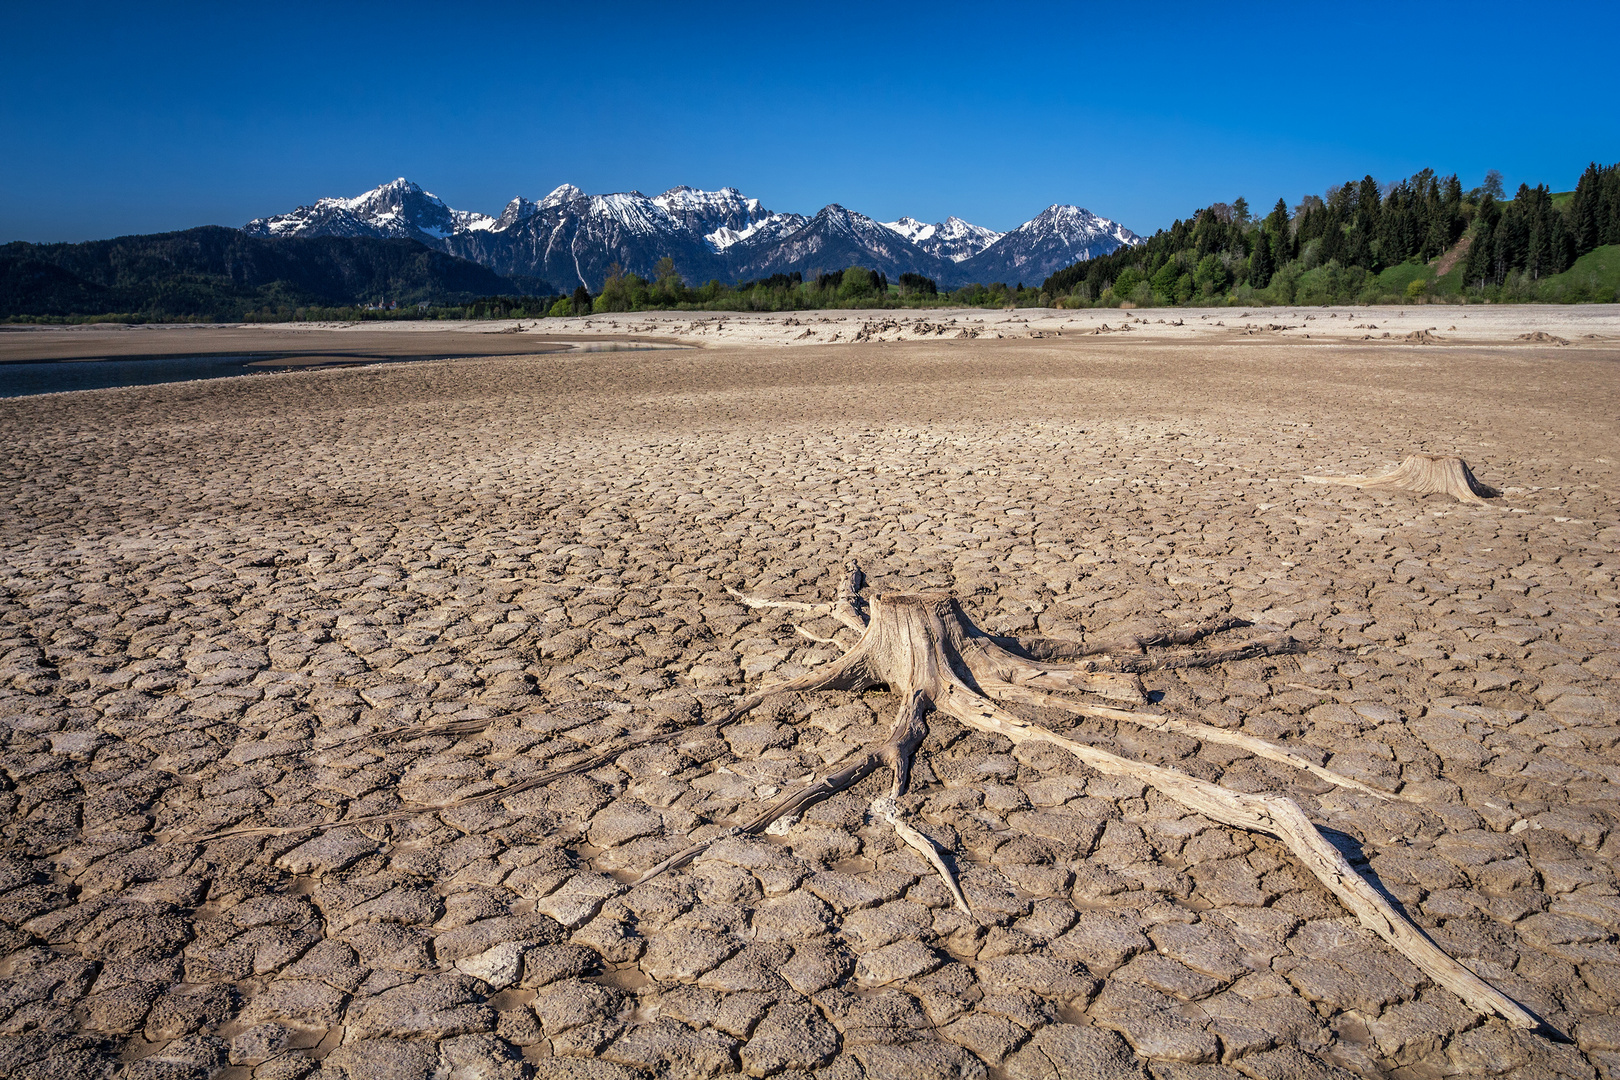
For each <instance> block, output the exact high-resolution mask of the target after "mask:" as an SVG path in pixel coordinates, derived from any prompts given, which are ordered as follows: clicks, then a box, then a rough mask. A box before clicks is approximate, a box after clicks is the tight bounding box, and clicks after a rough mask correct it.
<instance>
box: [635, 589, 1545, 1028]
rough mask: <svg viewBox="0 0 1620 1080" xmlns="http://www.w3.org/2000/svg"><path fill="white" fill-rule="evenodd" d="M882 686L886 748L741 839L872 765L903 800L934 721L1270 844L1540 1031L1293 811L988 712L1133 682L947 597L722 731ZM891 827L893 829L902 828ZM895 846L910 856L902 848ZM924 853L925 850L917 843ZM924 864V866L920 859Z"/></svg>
mask: <svg viewBox="0 0 1620 1080" xmlns="http://www.w3.org/2000/svg"><path fill="white" fill-rule="evenodd" d="M856 573H857V574H858V571H857V572H856ZM851 579H852V580H854V581H856V582H857V584H856V585H855V586H854V587H853V588H854V589H855V590H858V589H859V584H858V581H859V579H858V578H856V577H855V576H854V575H852V576H851ZM738 595H741V594H738ZM771 603H772V605H773V606H783V607H788V606H790V605H789V604H787V603H785V602H781V601H776V602H771ZM761 606H764V605H761ZM796 608H797V609H798V610H813V611H816V612H817V613H818V614H819V613H821V610H820V608H819V607H818V606H817V605H796ZM856 610H858V609H856ZM1139 644H1140V643H1138V645H1139ZM1213 655H1221V656H1226V657H1234V656H1239V655H1242V656H1251V655H1259V654H1256V653H1253V652H1249V651H1246V650H1244V649H1238V650H1228V651H1224V652H1222V653H1219V654H1213ZM1126 680H1128V681H1126ZM879 686H887V687H888V688H889V690H890V691H891V692H893V693H894V694H896V695H898V696H899V698H900V701H901V704H900V709H899V712H898V715H897V716H896V719H895V724H894V728H893V729H892V731H891V733H890V735H889V738H888V740H887V741H886V742H885V743H884V744H883V745H882V746H879V747H873V748H871V749H869V750H867V751H866V752H865V753H863V754H862V755H860V756H858V757H857V758H856V759H854V760H853V761H851V763H849V764H847V765H845V766H843V767H842V768H840V769H839V770H837V771H836V772H834V773H832V774H831V775H829V776H827V777H826V778H824V779H823V780H821V781H819V782H817V783H815V784H811V785H809V786H807V787H805V788H802V789H800V790H798V791H796V792H792V793H790V794H789V795H786V796H783V797H782V798H780V799H778V800H777V801H776V802H774V803H772V804H771V805H770V806H768V807H766V808H765V809H764V810H762V811H761V812H760V813H759V814H758V815H757V816H756V817H755V818H754V819H753V820H752V821H750V822H749V823H748V824H746V825H744V826H741V827H740V828H739V829H738V830H737V831H740V832H761V831H763V830H764V829H766V828H767V827H769V825H770V824H771V822H773V821H775V820H777V819H778V818H781V817H783V816H785V815H787V814H790V813H798V812H799V811H801V810H803V809H804V808H805V807H806V806H808V805H809V804H810V803H812V802H815V801H817V800H819V799H823V798H826V797H828V796H830V795H832V794H834V793H836V792H838V791H841V790H843V789H845V788H848V787H850V786H852V785H853V784H855V783H856V782H858V781H859V780H860V779H862V778H863V777H865V776H867V775H868V774H870V773H871V772H872V771H873V770H874V769H876V768H877V767H878V765H879V764H884V765H887V766H889V768H890V769H891V770H892V772H893V777H894V779H893V784H892V786H891V791H892V793H893V794H894V795H896V796H897V795H899V794H900V793H902V792H903V791H904V790H905V785H906V776H907V772H908V770H909V767H910V760H911V755H912V753H913V752H914V750H915V749H916V747H917V746H918V744H920V743H921V741H922V738H923V735H924V734H925V733H926V730H927V728H926V723H925V718H926V717H927V716H928V715H929V713H931V712H938V713H942V714H944V715H946V716H949V717H951V718H953V719H955V720H957V721H958V722H960V723H961V724H963V725H965V726H967V727H969V728H972V729H973V730H976V731H984V732H989V733H992V734H996V735H1002V736H1004V737H1006V738H1007V739H1009V740H1011V741H1012V742H1013V743H1015V744H1022V743H1039V742H1045V743H1051V744H1052V745H1053V746H1056V747H1059V748H1060V749H1063V750H1066V751H1068V752H1069V753H1070V754H1072V755H1074V756H1075V757H1076V758H1078V759H1079V760H1080V761H1082V762H1084V763H1085V764H1086V765H1087V766H1089V767H1090V768H1093V769H1095V770H1097V771H1098V772H1101V773H1105V774H1108V775H1111V776H1125V777H1129V778H1131V779H1133V780H1136V781H1139V782H1141V783H1144V784H1147V785H1149V786H1151V787H1153V788H1155V789H1156V790H1158V791H1160V792H1163V793H1164V794H1166V795H1168V796H1170V797H1171V798H1173V799H1175V800H1176V801H1178V802H1180V803H1182V804H1183V805H1184V806H1186V807H1188V808H1189V809H1191V810H1193V811H1196V812H1198V813H1201V814H1203V815H1205V816H1206V817H1209V818H1210V819H1212V820H1214V821H1218V822H1221V823H1222V824H1225V825H1231V826H1234V827H1236V828H1240V829H1248V830H1253V831H1257V832H1264V833H1268V834H1270V835H1272V836H1275V837H1277V838H1278V839H1280V840H1282V841H1283V842H1284V843H1285V844H1287V845H1288V847H1289V849H1290V850H1291V851H1292V852H1293V853H1294V855H1295V857H1296V858H1298V859H1299V860H1300V862H1302V863H1303V864H1304V865H1305V866H1306V867H1307V868H1308V869H1309V870H1310V871H1311V872H1312V873H1313V874H1315V875H1316V877H1317V879H1318V880H1320V881H1321V882H1322V884H1323V885H1325V886H1326V887H1327V888H1328V889H1329V890H1330V891H1331V892H1333V894H1334V895H1335V896H1337V897H1339V899H1340V900H1341V901H1342V902H1343V903H1344V905H1345V906H1346V907H1347V908H1349V909H1350V910H1351V911H1352V912H1354V913H1355V915H1356V917H1357V918H1358V919H1359V920H1360V921H1361V923H1362V925H1363V926H1365V927H1367V928H1368V929H1369V930H1372V931H1373V932H1374V933H1376V934H1378V935H1379V936H1380V937H1382V938H1383V939H1384V940H1385V941H1386V942H1388V943H1389V944H1390V945H1391V946H1393V947H1394V948H1395V949H1396V950H1397V951H1399V952H1400V953H1401V954H1402V955H1404V956H1406V957H1407V959H1409V960H1411V961H1412V962H1413V963H1414V964H1416V965H1417V966H1418V967H1419V968H1420V969H1422V970H1423V971H1424V973H1425V974H1427V975H1428V976H1429V977H1430V978H1431V979H1433V980H1434V981H1435V982H1436V983H1438V984H1440V985H1441V986H1444V987H1446V988H1448V989H1450V990H1451V991H1452V992H1453V993H1455V994H1457V995H1458V996H1459V997H1460V998H1462V999H1463V1000H1464V1001H1465V1002H1467V1003H1468V1005H1469V1006H1470V1007H1471V1008H1473V1009H1475V1010H1476V1011H1478V1012H1480V1013H1494V1014H1496V1015H1499V1016H1501V1017H1503V1018H1504V1019H1505V1020H1507V1021H1508V1022H1509V1023H1512V1024H1514V1025H1516V1026H1518V1027H1523V1028H1534V1027H1536V1026H1537V1025H1538V1022H1537V1020H1536V1019H1535V1018H1534V1017H1533V1016H1532V1015H1531V1014H1530V1013H1528V1012H1527V1011H1525V1010H1524V1009H1523V1008H1522V1007H1520V1006H1519V1005H1518V1004H1517V1003H1515V1002H1514V1001H1512V1000H1511V999H1510V998H1508V997H1507V996H1505V995H1504V994H1502V993H1501V992H1499V991H1497V990H1496V989H1495V988H1494V987H1492V986H1490V985H1489V984H1488V983H1486V982H1485V981H1484V980H1483V979H1481V978H1479V976H1477V975H1475V974H1474V973H1473V972H1472V971H1470V970H1469V969H1468V968H1466V967H1464V966H1463V965H1462V964H1460V963H1458V962H1457V961H1456V960H1454V959H1452V958H1451V957H1450V956H1448V955H1446V953H1445V952H1443V951H1442V950H1440V949H1439V948H1438V947H1437V946H1436V945H1435V944H1434V943H1433V942H1432V941H1431V940H1429V938H1428V937H1427V936H1425V935H1424V933H1423V932H1422V931H1421V930H1420V929H1418V928H1417V927H1416V926H1415V925H1413V924H1412V923H1411V922H1409V921H1408V920H1407V919H1406V918H1405V916H1403V915H1402V914H1401V913H1400V912H1398V911H1397V910H1396V909H1395V908H1394V906H1393V905H1392V904H1390V902H1389V901H1388V900H1387V899H1385V897H1384V895H1383V894H1382V893H1381V892H1379V891H1378V890H1377V889H1376V888H1374V887H1373V886H1372V885H1371V884H1370V883H1369V882H1368V881H1367V880H1366V879H1364V878H1363V877H1361V875H1360V874H1358V873H1357V872H1356V870H1355V868H1354V867H1352V866H1351V865H1350V863H1349V861H1348V860H1347V859H1345V857H1344V856H1343V854H1341V853H1340V852H1339V850H1338V849H1337V848H1335V847H1334V846H1333V845H1332V844H1330V843H1328V842H1327V840H1326V839H1324V838H1323V836H1322V834H1321V833H1320V832H1319V831H1317V828H1316V826H1315V825H1314V824H1312V822H1311V821H1310V819H1309V818H1307V817H1306V816H1305V813H1304V812H1303V811H1302V810H1301V809H1300V808H1299V806H1298V805H1297V804H1296V803H1295V802H1294V801H1293V800H1291V799H1288V798H1286V797H1284V796H1281V795H1274V794H1265V795H1250V794H1245V793H1242V792H1237V791H1232V790H1229V789H1227V788H1223V787H1221V786H1219V785H1217V784H1212V783H1208V782H1207V781H1203V780H1199V779H1196V778H1195V777H1192V776H1188V775H1187V774H1185V773H1182V772H1179V771H1177V770H1175V769H1170V768H1165V767H1163V766H1158V765H1150V764H1147V763H1144V762H1138V761H1131V760H1128V759H1126V758H1122V757H1119V756H1117V755H1114V754H1110V753H1108V752H1107V751H1104V750H1100V749H1098V748H1096V747H1094V746H1088V745H1086V744H1085V743H1081V742H1076V741H1075V740H1073V739H1069V738H1066V737H1064V736H1062V735H1059V734H1057V733H1056V732H1054V731H1050V730H1048V729H1047V728H1044V727H1041V726H1040V725H1038V724H1033V723H1030V722H1028V721H1026V720H1023V719H1021V718H1019V717H1017V716H1015V715H1013V714H1012V713H1010V712H1008V711H1006V710H1005V709H1003V708H1002V707H1001V706H999V705H997V704H996V703H995V702H994V701H992V700H991V696H995V697H1001V698H1002V699H1003V700H1015V701H1022V702H1025V703H1028V704H1037V705H1053V704H1056V703H1057V701H1058V700H1061V699H1055V698H1053V697H1052V696H1051V695H1049V694H1047V693H1044V691H1048V690H1058V691H1076V690H1078V691H1088V692H1092V693H1102V694H1104V695H1107V696H1114V697H1134V700H1141V699H1142V690H1141V684H1140V682H1139V681H1138V680H1136V677H1135V675H1133V674H1129V673H1112V674H1111V673H1103V672H1096V671H1088V670H1083V669H1081V668H1080V667H1072V666H1071V667H1065V666H1062V665H1057V664H1048V663H1040V662H1035V661H1031V660H1026V659H1024V658H1023V657H1019V656H1016V655H1014V654H1012V653H1010V652H1008V651H1007V650H1005V649H1003V648H1001V647H1000V646H999V645H998V644H996V643H995V641H993V640H992V639H991V638H990V636H989V635H987V634H985V633H984V632H982V631H981V630H979V629H978V628H977V627H976V626H974V625H973V623H972V622H971V621H970V620H969V619H968V618H967V616H966V615H965V614H964V613H963V611H962V608H961V605H960V604H959V603H958V602H957V600H956V598H955V597H953V596H909V595H894V596H876V597H874V598H873V600H872V607H871V615H870V621H869V622H867V623H866V624H865V628H864V632H863V633H862V635H861V639H860V641H859V642H858V643H856V645H855V646H854V647H853V648H851V649H850V650H849V652H848V653H846V654H845V655H844V656H843V657H841V658H839V659H838V660H836V661H833V662H832V663H830V664H828V665H826V666H825V667H823V668H819V669H817V670H815V671H811V672H808V673H806V674H805V675H802V676H800V677H799V678H797V679H792V680H789V681H787V682H785V683H782V684H780V685H779V686H774V687H769V688H766V689H764V690H760V691H756V692H754V693H752V694H749V695H747V696H746V697H744V698H743V699H741V700H740V701H738V702H737V704H736V705H735V706H733V708H732V709H731V710H730V711H729V712H728V713H727V714H726V715H725V716H724V717H722V718H721V719H720V720H719V721H718V725H724V724H725V723H728V722H730V721H731V720H734V719H736V718H737V717H739V716H742V715H744V714H745V713H747V712H748V711H749V710H751V709H753V708H755V707H756V706H757V705H759V704H760V703H761V702H762V701H764V700H765V699H766V698H767V697H769V696H771V695H773V694H777V693H783V692H787V691H800V692H806V691H812V690H824V689H825V690H832V689H838V690H857V691H858V690H866V689H871V688H874V687H879ZM981 691H983V692H982V693H981ZM986 695H990V696H986ZM1064 707H1065V708H1070V709H1071V710H1072V711H1076V712H1083V713H1086V714H1088V715H1097V716H1105V717H1108V718H1111V719H1115V720H1124V721H1127V722H1131V723H1141V724H1143V725H1144V726H1148V727H1157V728H1159V729H1160V730H1169V731H1176V732H1177V733H1179V734H1187V735H1191V736H1193V737H1195V738H1202V739H1209V740H1211V741H1220V742H1226V743H1228V744H1231V745H1237V746H1242V747H1244V748H1245V749H1248V750H1250V751H1251V752H1253V753H1256V754H1259V755H1261V756H1264V757H1266V758H1268V759H1270V760H1276V761H1282V762H1285V763H1286V764H1289V765H1293V766H1295V767H1298V768H1302V769H1305V770H1307V771H1309V772H1310V773H1311V774H1312V775H1314V776H1318V777H1320V778H1322V779H1325V780H1329V781H1331V782H1332V783H1335V784H1338V785H1339V786H1342V787H1347V788H1351V789H1354V790H1360V791H1365V792H1368V793H1370V794H1374V795H1378V796H1379V797H1384V796H1383V794H1382V793H1379V792H1373V791H1371V790H1370V789H1367V788H1365V787H1364V786H1363V785H1361V784H1359V783H1358V782H1357V781H1354V780H1351V779H1350V778H1348V777H1341V776H1338V775H1337V774H1335V773H1332V772H1330V771H1329V770H1327V769H1323V768H1321V767H1320V766H1317V765H1315V763H1313V762H1309V761H1306V760H1305V759H1303V758H1300V757H1298V756H1296V755H1292V754H1290V753H1288V752H1287V751H1286V750H1283V749H1282V748H1280V747H1275V746H1272V745H1271V744H1269V743H1264V742H1263V741H1261V740H1257V739H1252V738H1251V737H1248V736H1243V735H1240V734H1239V733H1236V732H1226V731H1223V730H1222V729H1219V728H1209V727H1206V726H1205V725H1201V724H1192V723H1189V722H1185V721H1175V720H1172V719H1170V718H1161V717H1151V718H1150V717H1148V715H1147V714H1139V713H1127V712H1125V711H1124V710H1117V709H1103V708H1100V707H1095V706H1080V705H1079V704H1078V703H1065V705H1064ZM889 805H892V803H891V804H889ZM885 816H887V815H885ZM892 820H894V821H895V822H896V824H897V825H898V817H897V816H896V817H894V818H892ZM919 835H920V834H919ZM902 838H903V839H905V840H906V842H907V843H912V841H911V839H910V838H909V837H906V836H904V834H902ZM922 839H923V840H924V842H925V844H926V838H925V837H924V838H922ZM707 846H708V845H707V844H696V845H693V846H692V847H691V848H688V849H687V850H686V851H683V852H680V853H679V854H677V855H675V856H673V857H672V858H670V859H667V860H665V861H664V862H663V863H660V864H659V865H658V866H655V867H653V868H652V869H651V870H649V871H648V872H647V873H646V874H644V875H643V876H642V879H641V880H643V881H646V880H648V879H649V878H652V877H654V876H656V875H658V874H660V873H663V872H664V871H666V870H669V869H673V868H674V867H677V866H681V865H684V864H685V863H687V862H690V861H691V860H692V859H693V858H696V857H697V856H698V855H699V854H701V853H702V852H703V850H704V849H705V848H706V847H707ZM913 846H916V845H915V844H913ZM919 850H921V849H919ZM935 854H936V855H937V854H938V853H937V852H935ZM924 855H925V857H927V852H924ZM931 861H933V860H931ZM935 866H936V869H940V870H941V872H942V874H945V876H946V879H947V882H948V883H949V884H950V885H951V886H952V887H953V893H954V891H955V882H954V880H952V879H951V878H950V877H949V874H948V871H946V870H945V869H944V863H943V860H942V859H941V860H938V861H935ZM965 903H966V901H965V899H964V900H963V904H964V905H965Z"/></svg>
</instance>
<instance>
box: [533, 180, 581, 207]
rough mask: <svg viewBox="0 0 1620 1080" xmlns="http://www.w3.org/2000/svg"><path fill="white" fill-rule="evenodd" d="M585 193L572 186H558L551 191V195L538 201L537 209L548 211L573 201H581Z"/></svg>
mask: <svg viewBox="0 0 1620 1080" xmlns="http://www.w3.org/2000/svg"><path fill="white" fill-rule="evenodd" d="M584 197H585V193H584V192H583V191H581V190H579V188H577V187H575V186H574V185H573V184H558V185H557V186H556V187H555V188H553V189H552V190H551V194H549V195H547V196H546V197H545V198H543V199H541V200H540V206H539V208H540V209H541V210H549V209H551V208H552V207H553V206H564V205H566V204H568V203H571V202H573V201H574V200H575V199H583V198H584Z"/></svg>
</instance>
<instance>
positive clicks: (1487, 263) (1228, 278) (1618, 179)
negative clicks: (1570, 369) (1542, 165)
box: [1041, 164, 1620, 307]
mask: <svg viewBox="0 0 1620 1080" xmlns="http://www.w3.org/2000/svg"><path fill="white" fill-rule="evenodd" d="M1617 286H1620V165H1609V166H1600V165H1597V164H1593V165H1590V166H1588V167H1587V169H1586V171H1585V172H1584V173H1583V174H1582V175H1581V178H1580V181H1579V183H1577V184H1576V187H1575V190H1574V191H1573V192H1566V193H1563V194H1561V195H1558V194H1554V193H1552V192H1551V191H1549V190H1548V188H1547V186H1546V185H1545V184H1542V185H1539V186H1537V187H1530V186H1529V185H1521V186H1520V187H1519V190H1518V191H1517V192H1515V193H1514V195H1513V197H1512V198H1511V199H1506V198H1504V193H1503V191H1502V188H1501V180H1500V177H1499V176H1498V175H1496V174H1495V173H1494V172H1493V173H1492V174H1490V175H1489V176H1487V178H1486V181H1485V183H1483V184H1481V185H1480V186H1479V187H1476V188H1473V189H1472V190H1469V191H1464V190H1463V186H1462V184H1461V182H1460V181H1459V180H1458V179H1457V177H1456V176H1455V175H1452V176H1438V175H1436V174H1435V173H1434V171H1433V170H1431V169H1424V170H1423V171H1422V172H1419V173H1417V174H1416V175H1415V176H1411V177H1409V178H1407V179H1405V180H1402V181H1400V182H1398V183H1394V184H1390V185H1387V186H1382V185H1380V184H1379V183H1378V182H1377V181H1376V180H1374V179H1373V178H1372V177H1371V176H1367V177H1364V178H1363V179H1362V180H1360V181H1359V182H1356V181H1347V182H1345V183H1344V184H1342V185H1340V186H1338V187H1336V188H1332V189H1330V190H1329V191H1328V192H1327V193H1326V195H1325V196H1316V195H1307V196H1305V197H1304V198H1303V199H1301V200H1300V201H1299V202H1298V203H1297V204H1295V205H1294V206H1293V207H1292V208H1290V207H1289V205H1288V202H1287V200H1285V199H1278V200H1277V202H1276V203H1275V205H1273V206H1272V207H1271V209H1270V211H1269V212H1266V213H1265V214H1263V215H1261V214H1258V213H1256V212H1254V211H1251V209H1250V207H1249V204H1248V202H1247V200H1245V199H1241V198H1240V199H1237V200H1235V201H1233V202H1232V203H1215V204H1214V205H1211V206H1208V207H1206V208H1204V209H1202V210H1200V211H1198V212H1197V213H1196V214H1194V215H1192V216H1191V217H1189V218H1187V219H1185V220H1181V221H1177V222H1176V223H1175V224H1174V225H1172V226H1171V227H1170V228H1168V229H1161V230H1160V231H1159V232H1157V233H1155V234H1154V235H1153V236H1152V237H1150V238H1149V239H1148V240H1147V241H1146V242H1145V243H1143V244H1141V245H1138V246H1136V247H1131V248H1121V249H1119V250H1118V251H1115V252H1112V253H1110V254H1108V255H1104V256H1101V257H1099V258H1095V259H1090V260H1087V261H1085V262H1080V263H1076V264H1075V265H1073V266H1070V267H1066V268H1065V269H1063V270H1059V271H1058V272H1057V273H1055V274H1053V275H1051V276H1050V277H1049V278H1047V279H1046V281H1045V283H1044V284H1043V285H1042V287H1041V292H1042V294H1044V295H1045V296H1047V297H1048V298H1050V301H1051V302H1053V303H1062V304H1063V305H1064V306H1075V307H1079V306H1089V305H1092V304H1104V305H1112V304H1118V303H1121V302H1131V303H1135V304H1138V305H1149V304H1161V305H1162V304H1188V303H1198V304H1211V303H1238V304H1265V303H1275V304H1320V303H1351V302H1360V303H1408V302H1412V301H1416V300H1422V299H1449V300H1453V301H1458V300H1462V301H1469V300H1490V301H1497V302H1503V301H1534V300H1542V301H1563V302H1581V301H1613V300H1614V299H1615V296H1616V287H1617Z"/></svg>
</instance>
